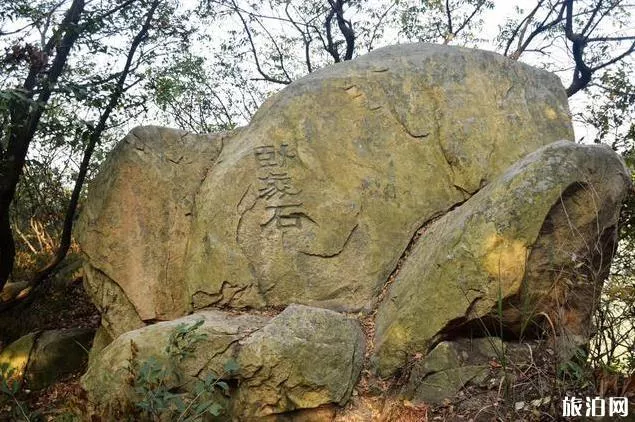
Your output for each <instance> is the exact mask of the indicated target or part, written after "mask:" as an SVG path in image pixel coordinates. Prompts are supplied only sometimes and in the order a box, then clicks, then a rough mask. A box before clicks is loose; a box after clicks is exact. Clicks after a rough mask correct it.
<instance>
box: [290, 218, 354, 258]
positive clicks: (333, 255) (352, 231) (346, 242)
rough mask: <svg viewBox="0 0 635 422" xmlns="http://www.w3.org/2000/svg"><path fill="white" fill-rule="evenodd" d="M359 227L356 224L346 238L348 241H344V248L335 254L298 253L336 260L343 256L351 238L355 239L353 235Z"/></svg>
mask: <svg viewBox="0 0 635 422" xmlns="http://www.w3.org/2000/svg"><path fill="white" fill-rule="evenodd" d="M358 227H359V224H355V226H354V227H353V229H352V230H351V231H350V233H349V234H348V236H347V237H346V240H344V243H343V244H342V246H341V247H340V248H339V249H338V250H337V251H335V252H333V253H330V254H321V253H313V252H305V251H298V252H300V253H301V254H303V255H307V256H317V257H319V258H334V257H336V256H338V255H339V254H341V253H342V251H344V249H345V248H346V245H348V242H349V241H350V240H351V238H352V237H353V234H354V233H355V231H356V230H357V228H358Z"/></svg>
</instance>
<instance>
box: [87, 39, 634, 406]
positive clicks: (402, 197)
mask: <svg viewBox="0 0 635 422" xmlns="http://www.w3.org/2000/svg"><path fill="white" fill-rule="evenodd" d="M563 139H565V141H563ZM571 139H573V133H572V128H571V122H570V117H569V112H568V106H567V99H566V95H565V92H564V89H563V88H562V86H561V84H560V82H559V80H558V78H557V77H556V76H554V75H552V74H550V73H548V72H545V71H543V70H539V69H535V68H532V67H529V66H526V65H524V64H521V63H518V62H514V61H509V60H507V59H506V58H504V57H501V56H499V55H497V54H494V53H489V52H484V51H479V50H471V49H464V48H456V47H452V48H451V47H445V46H435V45H427V44H414V45H404V46H396V47H387V48H383V49H380V50H377V51H374V52H372V53H370V54H368V55H365V56H363V57H360V58H358V59H355V60H353V61H350V62H345V63H340V64H337V65H334V66H330V67H327V68H325V69H322V70H319V71H317V72H314V73H312V74H310V75H308V76H306V77H305V78H302V79H300V80H298V81H296V82H294V83H292V84H290V85H289V86H288V87H286V88H285V89H283V90H282V91H280V92H279V93H277V94H276V95H274V96H272V97H271V98H270V99H269V100H268V101H267V102H266V103H265V104H264V105H263V106H262V107H261V108H260V109H259V110H258V112H257V113H256V115H255V116H254V117H253V119H252V121H251V122H250V124H249V125H248V126H246V127H243V128H239V129H237V130H234V131H231V132H225V133H218V134H210V135H195V134H190V133H187V132H183V131H178V130H173V129H166V128H158V127H142V128H137V129H134V130H133V131H132V132H131V133H130V134H129V135H128V136H127V137H126V138H125V139H124V140H123V141H122V142H121V143H120V144H119V146H118V147H117V148H116V149H115V150H114V151H113V153H112V154H111V156H110V158H109V159H108V161H107V163H106V164H105V165H104V167H103V168H102V170H101V172H100V173H99V175H98V176H97V178H96V179H95V181H94V183H93V184H92V185H91V186H90V189H89V193H88V199H87V201H86V204H85V206H84V208H83V212H82V215H81V217H80V221H79V222H78V225H77V238H78V240H79V243H80V245H81V248H82V251H83V253H84V256H85V258H86V263H85V270H86V278H85V283H86V288H87V291H88V292H89V294H90V295H91V296H92V298H93V300H94V302H95V303H96V305H97V306H98V308H99V309H100V311H101V313H102V328H101V329H100V331H99V333H98V336H97V338H98V340H99V341H96V344H99V347H100V348H101V347H105V346H106V344H107V343H108V342H110V341H112V340H113V339H114V342H115V343H113V344H119V343H118V340H117V338H121V337H120V336H121V335H124V334H125V333H127V332H134V333H137V334H135V336H137V335H139V336H141V337H139V338H143V339H146V337H144V336H150V337H147V338H151V331H152V330H150V331H143V330H147V329H154V328H152V327H154V325H150V326H148V327H146V325H148V324H154V323H155V322H158V321H164V320H176V319H177V318H182V317H184V316H186V315H189V314H192V313H194V314H195V315H196V314H198V313H199V312H202V311H205V312H207V311H208V310H210V309H216V310H222V311H223V312H226V315H225V314H224V315H225V316H223V317H222V318H221V317H219V318H215V322H214V327H215V328H214V330H216V331H219V332H227V333H234V334H236V333H238V331H236V330H234V328H235V327H234V328H232V327H233V325H232V324H234V322H235V321H234V322H231V321H229V320H230V319H231V318H230V317H232V315H233V314H232V312H236V311H237V310H240V311H241V312H246V313H250V312H251V313H256V314H258V315H261V314H260V313H259V312H262V311H266V312H280V311H282V310H284V309H286V308H287V307H288V306H289V305H292V304H300V305H303V306H304V308H297V307H294V308H293V309H294V315H305V316H306V317H307V318H308V320H307V321H313V319H311V318H317V319H315V321H322V320H324V321H327V322H328V321H331V322H333V321H335V322H334V323H332V324H331V323H329V324H328V326H329V327H331V328H330V329H329V330H326V331H320V336H318V337H319V339H318V338H317V337H316V338H314V339H312V338H311V336H308V335H306V333H307V330H311V329H317V327H318V326H320V324H321V323H315V324H313V323H311V324H309V323H308V322H307V324H308V325H306V326H303V325H302V324H301V321H300V320H298V319H297V318H296V319H293V324H297V325H298V327H297V330H298V331H297V333H300V334H297V333H296V334H297V336H296V340H297V341H299V342H300V343H301V346H302V348H303V350H304V349H306V350H313V349H314V350H318V351H320V353H324V354H323V355H320V356H323V357H324V359H321V360H320V364H321V365H322V366H321V367H320V370H322V369H324V368H325V367H326V368H329V367H331V371H330V372H329V373H331V375H332V377H330V378H328V377H327V379H324V380H322V379H321V378H320V380H321V381H320V382H322V381H324V383H322V384H320V383H317V384H311V383H307V384H306V385H307V387H306V388H305V387H302V388H301V389H300V390H301V391H300V390H298V389H296V388H295V387H294V386H293V382H291V383H290V384H288V383H287V384H288V385H287V384H285V382H286V381H284V380H283V378H284V377H283V378H280V377H279V374H278V373H276V372H275V371H276V370H277V369H276V370H274V369H271V373H269V372H267V374H268V375H267V377H266V380H262V379H260V378H259V377H262V376H263V375H262V372H258V371H253V374H252V373H251V372H249V371H247V370H245V371H243V372H242V373H241V375H240V377H242V378H240V382H241V384H242V385H245V386H247V385H253V386H257V385H260V383H261V382H264V383H266V382H270V381H271V380H278V379H279V380H282V381H281V383H280V384H276V385H278V387H279V388H278V387H276V388H273V387H272V388H271V389H269V390H267V392H266V394H265V393H263V396H262V397H263V399H262V400H263V401H262V402H260V401H258V402H257V403H256V402H253V401H251V400H252V399H251V397H252V396H251V395H250V394H251V393H250V392H249V391H248V390H247V389H244V390H241V391H242V393H241V392H236V396H235V397H234V400H238V401H236V403H242V404H241V405H240V406H239V407H240V409H239V408H235V409H234V411H235V412H238V413H240V412H241V411H245V412H248V413H249V414H250V415H263V414H265V413H267V412H269V413H271V414H275V413H281V412H286V411H290V410H294V409H302V408H312V407H316V406H320V405H322V404H327V403H331V404H342V403H344V402H345V401H346V400H347V399H348V398H349V397H350V394H351V389H352V386H353V385H354V384H355V382H356V381H355V380H356V379H357V375H358V374H359V373H360V372H359V371H360V370H361V368H360V365H361V364H360V363H359V360H358V355H359V354H360V353H362V351H363V349H364V345H363V344H364V342H363V341H362V340H363V339H362V338H361V336H360V335H359V331H358V329H359V327H358V326H357V325H354V327H355V328H351V327H352V326H351V325H350V324H349V323H348V322H346V321H349V320H350V319H351V318H353V317H352V316H350V315H355V317H357V318H366V320H365V323H366V324H367V323H368V318H369V317H371V316H372V317H373V318H374V321H371V324H376V327H375V328H376V330H375V332H374V336H372V335H371V333H366V334H367V337H368V338H369V339H371V340H372V341H371V342H370V343H369V344H370V345H371V347H372V350H368V351H366V353H367V354H368V357H369V359H368V360H367V361H368V363H369V364H370V365H371V368H368V369H371V370H372V371H371V372H374V373H375V374H379V375H380V376H390V375H392V374H395V373H397V372H399V370H400V369H402V368H403V366H404V365H405V364H406V363H407V362H408V360H409V358H410V357H411V356H412V355H426V354H427V353H428V351H429V350H432V349H434V347H435V346H436V345H437V344H439V342H441V341H443V340H447V339H452V338H457V337H461V335H462V334H461V333H462V332H463V331H462V330H464V329H465V328H466V327H468V328H474V326H475V325H474V324H475V321H485V322H484V324H488V323H491V321H493V320H494V319H495V318H499V319H501V318H502V319H503V324H504V326H505V328H506V330H507V331H509V332H512V333H523V334H524V333H526V332H528V331H527V327H528V326H532V327H540V324H541V321H540V320H539V318H538V316H540V315H543V316H546V317H547V318H548V319H549V321H550V322H552V323H554V326H556V327H557V329H558V330H559V331H558V333H556V334H557V335H558V336H562V337H566V336H570V337H571V338H573V339H574V340H575V342H579V341H584V340H585V339H587V338H588V328H589V326H590V324H589V315H590V313H591V311H592V308H593V305H594V301H595V298H597V295H594V294H592V293H597V289H598V288H599V286H601V283H602V280H603V279H604V277H605V276H606V271H607V268H608V263H609V262H610V257H611V254H612V251H613V245H614V242H615V238H614V235H615V227H616V224H617V217H618V213H619V208H620V203H621V201H622V199H623V197H624V195H625V193H626V191H627V190H628V189H629V188H630V185H629V183H630V182H629V180H630V178H629V177H628V174H627V171H626V169H625V167H624V165H623V163H622V162H621V160H620V159H619V158H618V157H617V155H615V154H614V153H613V152H612V151H610V150H608V149H606V148H602V147H589V146H580V145H576V144H573V143H571V142H569V141H566V140H571ZM418 234H420V236H419V237H417V236H418ZM406 251H407V252H408V253H406ZM561 270H562V271H561ZM565 274H566V276H565ZM499 304H500V305H501V306H499ZM298 309H302V312H299V311H298ZM320 310H321V311H325V310H328V312H329V313H328V315H326V314H325V315H326V316H325V315H322V314H320V313H319V312H320ZM285 312H286V311H285ZM497 312H498V314H497ZM283 314H284V312H283ZM283 314H280V316H281V315H283ZM344 314H346V315H349V316H348V317H346V318H344V317H343V315H344ZM267 315H268V314H267ZM253 316H254V317H256V315H253ZM270 316H271V315H268V317H270ZM340 317H341V318H344V319H343V320H342V319H341V318H340ZM185 318H189V317H185ZM258 318H260V316H258ZM321 318H322V319H321ZM274 319H275V318H274ZM488 319H489V322H488ZM344 320H346V321H344ZM254 321H255V320H254ZM254 321H252V322H253V324H252V325H251V327H252V328H250V329H252V331H254V332H255V331H259V330H264V331H267V330H269V331H267V332H270V334H271V336H272V340H271V341H272V343H271V344H270V345H268V344H266V343H262V342H264V340H263V339H261V338H260V337H259V335H256V334H254V335H253V336H252V335H251V334H249V335H248V336H247V335H246V337H240V336H239V337H237V338H236V339H235V341H232V350H234V349H233V348H235V350H234V352H235V353H234V352H232V353H234V354H235V355H236V356H243V357H244V359H245V362H243V363H244V365H245V366H254V365H255V363H254V362H256V361H257V356H258V350H260V349H261V348H262V347H265V346H266V347H269V348H271V350H273V351H275V353H273V355H275V356H277V357H275V358H273V357H272V358H271V360H268V361H266V362H265V361H263V362H261V363H262V364H263V367H266V368H278V369H279V370H283V369H284V371H287V372H288V373H287V372H285V376H287V375H288V376H289V377H290V378H284V379H303V378H302V377H303V376H305V375H306V374H309V375H306V377H308V378H312V377H314V375H315V373H314V372H311V369H312V368H302V365H297V366H293V365H292V366H291V367H286V366H284V365H282V366H281V365H280V363H279V362H278V361H277V360H276V359H279V358H280V356H283V355H284V353H287V351H288V347H287V346H289V344H291V343H289V342H288V341H287V340H285V338H284V337H285V336H288V335H289V333H288V332H286V331H285V330H284V329H282V328H280V325H276V324H274V320H271V322H268V321H269V320H268V319H267V320H264V319H263V320H259V321H257V322H254ZM230 322H231V323H230ZM225 323H227V324H229V325H228V326H225V327H224V328H223V327H220V326H219V325H218V324H220V325H223V324H225ZM267 324H274V325H273V326H272V327H274V328H275V329H274V328H271V329H267V328H266V327H268V326H269V325H267ZM355 324H357V323H356V322H355ZM263 327H264V328H263ZM276 327H277V328H276ZM252 331H249V332H252ZM264 331H263V332H264ZM371 331H372V330H371ZM144 333H145V334H144ZM148 333H150V334H148ZM234 334H232V335H234ZM162 335H164V336H165V335H167V334H165V333H164V334H162ZM236 335H237V334H236ZM294 335H295V334H294ZM248 338H249V339H251V340H248ZM344 339H347V341H344ZM144 341H145V340H144ZM338 342H339V343H341V344H342V345H343V348H341V349H340V348H337V347H332V348H331V347H330V346H329V347H326V346H325V345H327V346H328V345H332V344H337V343H338ZM300 343H299V344H300ZM565 343H566V341H565ZM344 346H346V347H344ZM113 347H114V346H113ZM119 347H123V346H119ZM210 347H211V346H210ZM214 347H215V346H214ZM266 347H265V348H266ZM294 347H295V346H294ZM298 347H299V346H298ZM212 349H213V348H212ZM108 350H111V351H110V352H108ZM112 350H114V349H112V348H111V349H108V348H106V349H104V352H103V356H102V353H99V351H98V350H94V351H93V353H92V354H91V368H93V367H94V368H102V369H103V368H107V367H109V365H110V364H105V363H104V359H106V357H107V359H110V360H112V359H114V358H113V356H115V357H116V356H117V354H116V353H115V352H113V351H112ZM148 350H150V349H148ZM210 350H211V349H210ZM214 350H215V349H214ZM228 350H229V349H228ZM344 350H346V351H344ZM278 352H279V353H278ZM283 352H284V353H283ZM113 353H114V354H113ZM338 353H341V354H342V355H346V356H345V357H344V356H342V362H344V363H346V368H345V371H348V372H347V375H346V377H345V379H340V378H338V376H339V375H341V374H339V372H341V371H343V370H344V369H342V367H340V366H338V365H339V364H337V363H336V360H333V356H334V355H337V354H338ZM351 353H352V354H351ZM122 356H123V355H122ZM284 356H286V355H284ZM307 356H308V354H307ZM247 357H249V359H247ZM108 362H110V361H108ZM329 362H330V363H329ZM111 363H112V362H111ZM307 364H308V365H312V364H313V363H311V362H307ZM256 366H257V365H256ZM285 368H286V369H285ZM304 369H307V371H308V372H304V374H305V375H301V374H299V372H298V371H300V372H301V371H302V370H304ZM91 371H92V372H90V373H91V379H92V380H93V381H94V382H93V381H91V382H89V381H86V382H87V383H88V384H86V385H87V388H88V389H89V393H90V394H92V395H93V396H95V397H99V396H101V395H102V394H101V393H97V392H95V391H97V390H95V389H96V388H97V387H90V385H92V386H96V385H97V384H99V382H100V381H99V380H100V376H99V374H98V373H97V372H95V371H98V370H97V369H91ZM267 371H269V369H267ZM327 372H328V369H327ZM421 373H424V372H421ZM250 374H251V375H250ZM311 374H312V375H311ZM194 376H196V375H194ZM87 380H88V379H87ZM95 380H97V381H95ZM265 381H266V382H265ZM302 385H303V386H304V385H305V384H302ZM337 385H340V386H341V388H340V387H337ZM410 385H412V386H417V385H419V384H418V382H417V380H410ZM245 388H246V387H245ZM413 388H414V387H413ZM91 389H93V390H95V391H92V392H91ZM415 390H417V391H418V393H417V394H420V392H421V391H423V390H421V389H419V388H418V387H417V388H415ZM100 391H101V390H100ZM299 391H300V392H299ZM413 391H414V390H413ZM104 396H105V395H104ZM291 396H293V397H295V398H293V399H290V398H289V397H291ZM417 397H419V396H417ZM421 400H424V399H421ZM259 406H260V407H259ZM265 408H266V410H263V409H265ZM241 409H242V410H241ZM245 409H250V410H245Z"/></svg>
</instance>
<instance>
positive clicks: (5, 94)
mask: <svg viewBox="0 0 635 422" xmlns="http://www.w3.org/2000/svg"><path fill="white" fill-rule="evenodd" d="M502 3H504V2H500V1H489V0H448V1H432V0H424V1H414V0H406V1H397V0H385V1H384V0H382V1H376V2H369V1H365V0H324V1H318V2H315V1H305V0H292V1H278V0H272V1H269V2H246V1H240V0H201V1H197V2H192V3H191V4H189V3H179V2H178V1H176V0H117V1H115V2H108V1H84V0H60V1H50V0H37V1H27V0H0V76H1V77H0V292H1V293H0V350H1V349H2V346H3V345H7V344H8V343H10V342H11V341H13V340H15V339H17V338H18V337H19V336H20V335H22V334H26V333H27V332H28V331H32V330H34V329H35V328H42V327H44V326H45V327H47V328H49V327H50V328H58V327H60V326H72V325H73V324H74V322H75V321H74V319H75V318H77V319H78V321H79V322H78V323H81V325H90V326H95V325H96V321H95V320H94V318H98V316H97V314H96V310H95V309H94V307H92V305H89V304H88V300H87V299H86V296H85V294H84V293H83V292H80V291H78V290H81V288H80V287H79V286H78V285H77V284H71V283H69V282H68V281H71V280H70V278H75V274H76V273H75V269H76V267H75V266H74V264H73V263H72V262H71V261H72V257H74V256H75V252H77V247H76V245H75V244H74V241H73V237H72V228H73V223H74V221H75V219H76V217H77V213H78V211H79V210H80V209H81V203H82V199H83V197H84V196H85V195H86V189H85V185H86V181H87V180H90V179H91V178H92V177H93V176H94V175H95V171H96V169H97V168H98V167H99V165H100V164H102V163H103V161H104V159H105V157H106V155H107V153H108V152H109V151H110V149H111V148H112V146H113V144H114V142H116V141H117V140H119V139H121V138H122V137H123V135H124V134H125V132H127V130H129V129H130V127H132V126H134V125H136V124H141V123H148V122H161V124H162V125H164V126H176V127H179V128H182V129H185V130H189V131H195V132H212V131H219V130H226V129H232V128H234V127H236V126H239V125H242V124H245V123H246V122H247V121H248V120H249V119H250V118H251V116H252V115H253V113H254V112H255V111H256V109H257V108H258V107H259V106H260V105H261V104H262V102H263V101H264V100H265V99H266V98H267V97H268V96H269V95H270V94H272V93H273V92H275V91H276V90H278V89H280V88H282V87H284V86H286V85H288V84H290V83H291V82H293V81H294V80H297V79H299V78H300V77H302V76H304V75H306V74H309V73H312V72H314V71H316V70H318V69H320V68H322V67H325V66H327V65H330V64H334V63H338V62H343V61H347V60H351V59H353V58H355V57H357V56H359V55H362V54H364V53H366V52H368V51H371V50H374V49H376V48H378V47H381V46H384V45H388V44H392V43H396V42H402V43H403V42H414V41H424V42H434V43H440V44H449V45H459V46H468V47H474V46H476V47H482V48H486V49H492V50H495V51H497V52H498V53H500V54H502V55H504V56H506V57H508V58H510V59H511V60H518V61H525V62H527V63H530V64H533V65H537V66H541V67H544V68H546V69H548V70H551V71H554V72H557V73H558V75H560V76H561V78H562V79H563V81H564V82H563V83H564V85H565V87H566V89H567V94H568V95H569V96H570V98H571V101H572V111H573V118H574V120H575V121H576V122H577V124H578V126H579V127H580V128H585V131H586V133H585V134H583V133H580V134H578V137H579V138H580V139H578V140H580V141H583V142H595V143H602V144H606V145H609V146H610V147H611V148H612V149H613V150H615V151H617V152H618V153H619V154H620V155H622V157H623V158H624V159H625V161H626V163H627V165H628V166H629V168H630V169H631V171H633V170H635V122H634V119H633V116H634V115H635V86H634V85H635V80H633V74H635V72H633V69H634V66H635V62H634V61H633V57H634V56H633V52H634V51H635V32H634V30H633V27H634V21H633V16H632V13H633V12H634V11H635V6H633V5H632V4H631V3H629V2H627V1H622V0H611V1H602V0H535V1H533V2H523V3H522V5H520V4H519V6H518V7H515V8H514V9H513V10H512V9H510V10H508V13H507V15H506V16H505V17H504V19H502V20H501V21H500V22H499V23H498V25H493V24H492V16H494V15H492V13H493V12H495V11H497V10H500V9H502V8H503V4H502ZM494 26H496V29H497V30H496V31H493V32H492V31H490V30H491V29H492V28H493V27H494ZM209 28H213V31H211V30H210V29H209ZM634 220H635V195H630V196H629V198H628V200H627V202H626V203H625V204H624V207H623V211H622V218H621V222H620V226H619V232H620V238H621V241H620V244H619V246H618V248H617V253H616V255H615V257H614V264H613V266H612V267H611V275H610V278H609V279H608V281H607V283H606V285H605V288H604V291H603V292H602V294H601V297H600V306H599V309H598V312H597V315H596V320H595V324H596V326H597V335H596V337H595V338H594V340H593V344H592V347H591V348H590V350H589V351H588V352H585V353H584V356H582V355H580V356H579V357H580V358H579V359H578V360H577V362H578V363H573V364H569V365H568V366H565V367H562V368H560V369H561V371H560V374H559V376H560V378H558V379H560V380H567V382H569V381H571V380H574V381H579V384H580V385H583V386H584V389H586V390H585V391H589V393H591V392H597V393H599V394H602V395H606V394H613V395H619V394H622V395H628V394H632V391H631V390H630V389H629V388H630V382H631V381H630V380H631V378H630V377H632V374H633V373H634V371H635V326H634V325H633V321H635V275H634V274H633V271H634V267H633V265H635V264H634V263H635V221H634ZM67 255H70V256H71V259H67ZM64 278H66V279H67V280H64ZM60 280H61V281H60ZM65 281H66V282H65ZM3 287H4V289H3ZM49 297H52V298H53V299H52V300H51V301H49V302H47V299H48V298H49ZM65 301H67V303H66V302H65ZM78 303H79V306H76V305H77V304H78ZM65 305H66V306H67V308H66V307H65ZM45 314H46V315H45ZM21 315H22V317H21ZM40 315H42V316H41V317H40ZM60 315H61V316H60ZM40 318H41V319H40ZM5 327H6V328H5ZM22 327H24V328H22ZM183 330H185V331H183ZM188 330H189V331H188ZM195 330H196V329H195V328H191V327H189V328H188V327H184V328H183V329H182V332H181V339H180V340H178V339H176V337H175V341H176V342H177V343H178V342H179V341H180V342H181V343H178V345H176V343H175V345H174V346H173V352H174V353H175V354H174V359H176V360H178V359H183V358H184V357H185V355H183V356H181V354H182V353H185V354H187V353H190V352H191V351H190V350H189V349H188V348H189V347H191V346H192V345H193V344H195V343H196V341H195V340H192V342H193V343H192V344H191V345H188V343H187V342H188V341H190V340H191V339H192V338H194V339H195V338H196V334H195ZM500 331H502V329H501V330H500ZM177 337H178V336H177ZM188 339H189V340H188ZM183 342H184V343H183ZM580 353H581V352H580ZM548 354H549V353H548V352H545V356H546V355H548ZM545 359H546V358H545ZM495 369H497V368H495ZM167 370H168V369H167V368H164V367H162V366H161V365H160V364H159V363H157V362H143V363H139V362H137V363H135V364H134V365H132V366H131V374H132V375H134V376H133V377H132V378H133V379H132V382H133V383H136V385H137V386H138V387H139V388H140V389H145V391H146V392H150V391H153V390H152V389H153V388H158V389H159V390H160V385H161V380H160V378H161V376H163V375H165V371H167ZM557 372H558V371H557V370H555V371H554V373H553V374H551V373H550V374H549V376H553V377H558V374H557ZM521 373H522V371H521ZM5 375H7V374H5ZM517 375H518V374H517ZM543 375H544V379H547V378H548V376H546V375H545V374H541V377H542V376H543ZM3 379H4V380H5V381H3V384H1V385H0V390H1V391H2V393H3V394H4V395H3V397H4V398H7V399H9V402H11V403H14V404H15V405H11V406H10V409H11V410H10V411H12V412H15V411H16V410H17V411H19V412H20V413H19V414H15V415H14V416H15V417H16V418H27V415H29V414H30V413H29V412H30V411H31V410H29V408H31V409H32V410H33V406H34V405H35V407H37V406H38V405H37V404H36V403H37V400H35V399H33V400H31V399H29V400H25V398H28V397H27V396H28V394H29V393H25V392H23V391H22V392H21V391H19V390H21V389H22V387H24V386H22V385H20V384H19V383H8V382H6V380H7V379H8V377H7V376H5V377H4V378H3ZM540 379H541V380H542V379H543V378H540ZM201 382H202V383H203V384H202V386H201V390H200V391H201V395H200V397H201V398H202V397H204V396H205V395H206V394H207V392H209V391H211V390H215V389H218V388H220V389H223V388H224V387H223V384H222V381H218V380H215V379H209V380H206V381H201ZM541 382H542V381H541ZM71 384H72V383H71ZM501 385H502V384H501ZM509 385H510V386H512V387H513V386H514V385H515V384H514V382H511V383H510V384H509ZM559 388H560V387H559ZM500 389H501V390H504V388H503V387H500ZM27 390H28V388H27ZM560 390H562V391H565V390H566V388H560ZM140 391H141V390H140ZM73 393H74V392H73ZM25 394H26V395H27V396H25ZM51 394H52V395H54V393H51ZM171 394H172V393H170V392H169V391H163V392H160V393H158V395H157V393H152V394H149V393H148V394H146V396H147V397H148V398H147V400H146V401H142V402H141V403H144V404H143V405H142V407H140V408H139V410H140V411H143V412H146V414H147V415H155V416H156V415H158V414H159V413H161V411H162V410H159V409H163V411H167V409H169V411H175V409H176V410H179V405H183V404H185V403H188V402H187V401H183V399H182V398H181V397H180V396H171ZM197 394H198V393H197ZM29 397H30V396H29ZM150 397H154V398H152V399H151V398H150ZM34 400H35V401H34ZM179 400H181V402H179ZM179 403H180V404H179ZM197 403H205V404H209V403H210V402H209V401H208V400H207V399H206V400H198V399H197ZM6 408H7V407H6V405H5V406H4V407H3V404H2V403H1V402H0V412H1V411H3V410H6ZM200 409H202V410H203V411H207V412H211V411H212V410H218V409H217V407H215V406H214V404H210V406H208V407H206V408H204V407H201V408H200ZM200 409H199V408H194V406H192V408H190V409H188V412H189V413H188V414H189V415H193V413H192V412H193V411H198V410H200ZM182 410H183V409H182ZM182 413H183V412H181V414H182ZM211 413H213V412H211ZM29 417H30V416H29ZM188 417H189V416H188ZM34 418H37V416H35V417H34Z"/></svg>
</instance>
